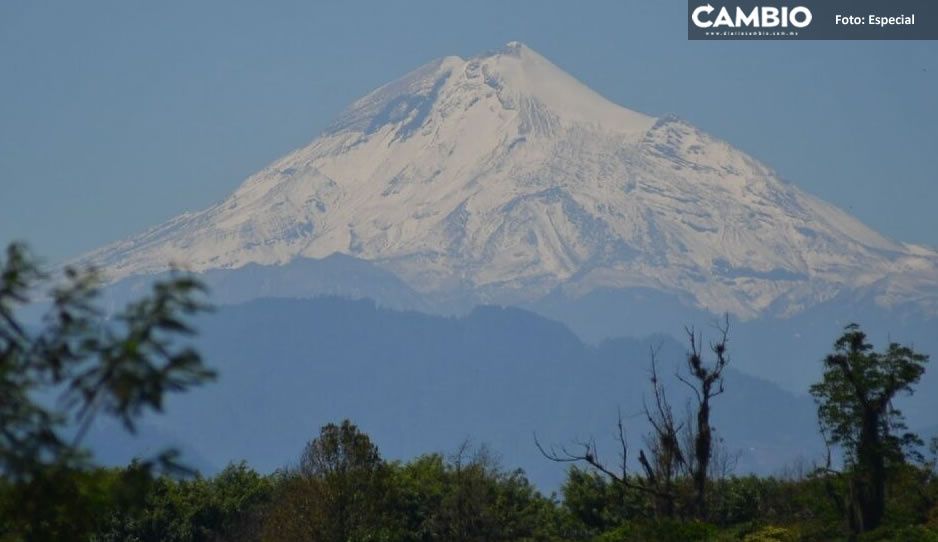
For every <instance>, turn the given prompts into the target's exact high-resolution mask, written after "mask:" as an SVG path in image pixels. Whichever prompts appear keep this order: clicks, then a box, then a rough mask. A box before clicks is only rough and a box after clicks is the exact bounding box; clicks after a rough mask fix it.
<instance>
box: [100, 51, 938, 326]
mask: <svg viewBox="0 0 938 542" xmlns="http://www.w3.org/2000/svg"><path fill="white" fill-rule="evenodd" d="M333 253H343V254H348V255H352V256H355V257H357V258H360V259H364V260H368V261H371V262H374V263H375V264H377V265H379V266H381V267H383V268H385V269H387V270H389V271H391V272H393V273H394V274H396V275H397V276H398V277H400V278H401V279H403V280H404V281H405V282H406V283H407V284H409V285H410V286H411V287H412V288H414V289H416V290H418V291H420V292H422V293H426V294H443V295H445V294H446V293H447V292H454V291H471V292H473V295H474V296H475V298H476V299H477V300H479V301H485V302H498V303H513V302H521V301H530V300H533V299H537V298H539V297H541V296H543V295H545V294H547V293H548V292H550V291H552V290H554V289H557V288H559V289H561V290H562V291H563V292H565V293H567V294H569V295H571V296H577V295H581V294H583V293H586V292H589V291H591V290H593V289H596V288H599V287H613V288H626V287H636V286H638V287H651V288H655V289H660V290H664V291H667V292H671V293H676V294H679V295H681V296H682V297H683V298H684V299H686V300H688V301H690V302H691V303H694V304H696V305H698V306H700V307H704V308H707V309H710V310H713V311H729V312H731V313H734V314H737V315H739V316H741V317H753V316H756V315H759V314H764V313H767V312H770V313H773V314H778V315H787V314H793V313H796V312H798V311H800V310H802V309H804V308H806V307H809V306H812V305H814V304H817V303H819V302H822V301H824V300H827V299H830V298H832V297H833V296H835V295H837V294H838V293H840V292H842V291H844V290H848V289H858V290H864V289H865V290H867V291H869V292H871V295H874V296H875V297H876V299H877V302H879V303H880V304H882V305H887V306H888V305H892V304H897V303H905V302H910V301H911V302H915V303H917V304H919V305H922V306H924V307H926V308H927V309H928V310H929V311H932V312H938V301H936V300H938V253H936V252H935V251H934V250H931V249H927V248H923V247H918V246H911V245H905V244H902V243H898V242H895V241H893V240H890V239H887V238H885V237H883V236H882V235H880V234H878V233H876V232H874V231H872V230H871V229H869V228H867V227H866V226H864V225H863V224H861V223H860V222H859V221H857V220H856V219H854V218H853V217H851V216H849V215H847V214H846V213H844V212H843V211H841V210H839V209H837V208H836V207H834V206H832V205H830V204H828V203H825V202H823V201H820V200H819V199H817V198H815V197H813V196H811V195H809V194H807V193H805V192H803V191H801V190H799V189H798V188H797V187H796V186H794V185H792V184H790V183H788V182H785V181H782V180H781V179H779V178H778V177H777V176H776V174H775V173H774V172H772V171H771V170H770V169H769V168H767V167H766V166H764V165H763V164H760V163H759V162H758V161H756V160H755V159H753V158H751V157H749V156H747V155H745V154H744V153H742V152H740V151H738V150H736V149H734V148H733V147H731V146H730V145H728V144H727V143H725V142H723V141H720V140H718V139H716V138H714V137H711V136H709V135H707V134H706V133H704V132H702V131H700V130H698V129H697V128H695V127H694V126H691V125H690V124H688V123H686V122H684V121H682V120H680V119H678V118H675V117H662V118H653V117H649V116H646V115H643V114H641V113H637V112H635V111H631V110H628V109H625V108H623V107H620V106H618V105H616V104H613V103H612V102H610V101H608V100H606V99H605V98H603V97H602V96H600V95H598V94H596V93H595V92H593V91H592V90H590V89H589V88H587V87H586V86H584V85H583V84H581V83H580V82H578V81H577V80H576V79H574V78H573V77H571V76H570V75H568V74H567V73H565V72H564V71H562V70H561V69H559V68H558V67H556V66H555V65H553V64H552V63H551V62H550V61H548V60H547V59H545V58H544V57H542V56H541V55H539V54H538V53H536V52H534V51H533V50H531V49H529V48H528V47H526V46H524V45H522V44H520V43H517V42H512V43H509V44H508V45H507V46H506V47H505V48H504V49H502V50H500V51H497V52H494V53H491V54H485V55H481V56H478V57H474V58H470V59H462V58H459V57H446V58H443V59H441V60H437V61H435V62H431V63H430V64H427V65H425V66H423V67H421V68H418V69H417V70H415V71H413V72H411V73H409V74H407V75H406V76H404V77H403V78H401V79H399V80H397V81H394V82H392V83H389V84H387V85H385V86H383V87H381V88H379V89H377V90H375V91H374V92H372V93H371V94H369V95H367V96H365V97H364V98H362V99H360V100H358V101H357V102H355V103H353V104H352V105H351V107H350V108H349V109H348V110H347V111H346V112H345V113H343V114H342V115H341V116H340V117H339V118H338V119H337V120H336V121H335V122H334V124H333V125H332V126H331V127H330V128H329V129H327V131H326V132H325V133H324V134H322V135H321V136H320V137H318V138H317V139H315V140H314V141H313V142H312V143H310V144H309V145H308V146H306V147H304V148H302V149H299V150H296V151H294V152H292V153H290V154H288V155H287V156H285V157H283V158H281V159H280V160H277V161H276V162H274V163H273V164H271V165H270V166H269V167H267V168H265V169H264V170H263V171H260V172H258V173H257V174H255V175H254V176H252V177H250V178H249V179H247V180H246V181H245V182H244V183H243V184H242V185H241V186H240V187H239V188H238V189H237V190H236V191H235V192H234V193H233V194H232V195H231V196H229V197H228V198H227V199H225V200H224V201H222V202H220V203H218V204H216V205H214V206H212V207H210V208H208V209H205V210H202V211H199V212H195V213H187V214H184V215H182V216H179V217H177V218H174V219H172V220H170V221H169V222H167V223H165V224H163V225H160V226H157V227H155V228H153V229H151V230H149V231H147V232H144V233H143V234H141V235H138V236H136V237H133V238H131V239H128V240H125V241H121V242H118V243H115V244H112V245H110V246H107V247H104V248H102V249H100V250H98V251H96V252H93V253H91V254H89V255H87V256H86V257H85V258H83V261H85V262H94V263H96V264H99V265H102V266H104V267H105V268H106V269H107V270H108V272H109V273H110V277H111V278H113V279H119V278H123V277H128V276H133V275H140V274H149V273H154V272H158V271H161V270H164V269H165V268H166V267H167V264H168V263H169V262H177V263H182V264H184V265H187V266H189V267H190V268H191V269H193V270H196V271H205V270H209V269H231V268H239V267H242V266H245V265H247V264H250V263H257V264H267V265H277V264H285V263H287V262H290V261H291V260H293V259H295V258H297V257H312V258H324V257H327V256H329V255H331V254H333Z"/></svg>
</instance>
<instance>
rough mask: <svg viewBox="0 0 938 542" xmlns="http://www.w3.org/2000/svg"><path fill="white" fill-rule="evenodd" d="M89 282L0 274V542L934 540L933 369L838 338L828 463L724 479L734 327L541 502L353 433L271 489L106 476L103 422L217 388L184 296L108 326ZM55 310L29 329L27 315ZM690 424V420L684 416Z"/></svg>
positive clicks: (466, 467)
mask: <svg viewBox="0 0 938 542" xmlns="http://www.w3.org/2000/svg"><path fill="white" fill-rule="evenodd" d="M100 285H101V281H100V277H99V275H98V274H97V273H96V272H95V271H94V270H93V269H71V268H70V269H66V270H65V271H64V272H63V273H62V274H61V275H60V276H55V277H53V276H50V275H49V274H47V273H44V272H43V271H42V267H41V265H39V262H38V261H37V260H36V259H35V258H34V257H33V256H32V255H31V254H30V253H29V251H28V250H26V249H25V247H23V246H22V245H19V244H13V245H10V246H9V247H8V248H7V251H6V255H5V257H3V258H2V259H0V541H8V540H9V541H17V540H95V541H97V540H102V541H103V540H139V541H149V540H186V541H194V540H214V541H222V540H315V541H320V540H321V541H369V540H374V541H378V540H382V541H434V540H447V541H510V540H532V541H533V540H544V541H553V540H558V541H559V540H570V541H581V540H582V541H593V540H595V541H609V542H611V541H627V540H655V541H665V540H682V541H683V540H751V541H756V540H938V477H936V459H935V458H936V455H938V446H936V443H935V442H933V443H932V447H931V451H930V452H929V451H928V450H926V449H925V445H924V442H922V440H921V439H920V438H919V437H918V436H917V435H915V434H914V433H911V432H909V431H908V429H907V427H906V426H905V423H904V419H903V416H902V413H901V412H900V411H899V410H898V409H897V408H896V403H895V399H896V398H897V397H899V396H900V395H903V394H911V393H913V391H914V387H915V385H916V384H917V383H918V382H919V380H920V379H921V377H922V374H923V373H924V371H925V367H926V364H927V362H928V357H927V356H926V355H924V354H921V353H919V352H916V351H915V350H914V349H912V348H910V347H908V346H904V345H900V344H897V343H892V344H889V345H888V346H887V347H886V348H885V349H884V350H882V351H877V350H876V349H875V348H874V347H873V345H871V344H870V343H869V342H868V340H867V336H866V335H865V333H864V332H863V331H862V330H861V329H860V327H859V326H857V325H855V324H851V325H849V326H847V327H846V328H845V329H844V331H843V334H842V335H841V336H840V337H839V338H837V339H836V341H835V342H834V345H833V349H832V350H833V351H832V352H831V353H830V354H829V355H827V356H826V357H825V358H824V359H823V361H822V368H823V374H822V377H821V379H820V381H819V382H818V383H817V384H815V385H814V386H812V387H811V389H810V392H811V394H812V396H813V397H814V399H815V401H816V403H817V406H818V424H819V430H820V434H821V436H822V437H823V440H824V442H825V443H826V444H827V446H828V448H827V450H828V453H827V456H826V457H824V458H821V460H820V461H819V462H817V463H815V464H812V465H800V466H797V468H795V467H793V468H791V469H789V470H788V471H787V472H785V473H781V474H780V475H778V476H773V477H756V476H740V475H736V474H734V473H733V469H732V453H731V452H730V451H728V450H726V449H725V446H723V445H722V443H721V441H720V439H719V437H718V433H717V430H716V428H714V427H713V426H712V423H711V412H712V409H713V408H714V407H715V406H716V405H717V404H718V402H719V396H720V395H721V394H723V393H731V392H732V390H727V389H725V387H724V380H723V372H724V370H725V368H726V367H727V366H728V365H729V363H730V349H729V321H728V319H725V320H724V321H723V322H722V323H721V324H720V325H718V326H717V333H716V339H715V340H714V341H712V342H710V343H708V344H707V345H706V347H705V346H704V337H703V334H702V333H700V332H699V331H697V330H694V329H692V328H689V329H687V330H686V332H687V338H688V354H687V357H686V360H685V362H686V363H685V364H684V366H683V369H682V370H681V371H678V372H677V373H675V374H674V375H673V378H674V381H675V384H676V385H683V386H685V387H686V388H687V389H688V390H690V391H689V395H690V400H689V401H688V402H687V403H686V404H685V405H683V407H684V408H683V411H681V410H680V409H679V408H676V407H675V406H674V405H673V404H672V402H671V399H670V398H669V396H668V393H667V389H668V387H667V386H666V385H665V382H664V380H665V379H664V378H663V377H662V376H661V372H660V370H659V363H658V361H657V359H656V355H655V352H652V353H651V356H650V358H651V359H650V379H649V380H650V381H649V395H648V398H647V400H646V401H645V403H644V408H643V415H644V418H645V421H647V423H648V427H650V430H649V432H648V434H646V435H644V438H643V440H642V443H643V445H642V446H641V447H640V449H639V450H638V452H637V456H636V457H635V458H634V459H630V451H631V450H630V446H629V440H628V438H627V434H626V432H627V431H626V427H625V425H624V422H623V419H622V416H621V415H620V416H619V418H618V421H617V424H616V429H617V431H616V432H617V435H618V437H619V438H618V442H619V458H618V459H619V461H618V464H616V465H611V464H608V463H606V462H604V461H603V460H601V459H600V457H599V455H600V454H599V450H598V448H597V446H596V443H595V441H593V440H588V441H583V442H573V443H570V444H566V445H564V444H560V445H549V444H544V443H542V442H541V441H540V440H538V439H537V438H535V439H534V441H533V442H532V446H537V447H538V448H539V449H540V450H541V452H542V453H543V455H544V456H545V457H546V458H548V459H549V460H552V461H555V462H559V463H568V464H569V466H568V469H567V477H566V480H565V482H564V484H563V485H562V487H561V489H560V491H559V492H558V493H556V494H551V495H545V494H543V493H541V492H540V491H538V489H537V488H536V487H534V486H533V485H532V484H531V483H530V482H529V481H528V479H527V478H526V477H525V475H524V473H523V472H522V471H520V470H511V469H506V468H504V467H503V466H501V465H500V464H499V461H498V460H497V459H496V458H495V455H494V454H493V453H492V452H491V451H489V450H487V449H486V448H485V447H472V446H469V445H468V444H466V445H463V446H461V447H460V448H458V449H457V450H456V451H455V452H453V453H452V454H448V455H447V454H440V453H431V454H426V455H423V456H420V457H417V458H415V459H412V460H409V461H388V460H386V459H385V458H383V457H382V456H381V454H380V452H379V448H378V446H377V445H376V444H375V443H374V442H372V440H371V439H370V438H369V437H368V435H367V434H365V433H363V432H362V431H361V430H360V429H359V428H358V427H357V426H355V425H354V424H353V423H352V422H351V421H349V420H344V421H340V422H337V423H334V424H328V425H326V426H324V427H323V428H322V429H321V431H320V433H319V434H318V435H315V436H313V438H312V439H311V440H310V441H309V443H308V444H307V446H306V447H305V449H304V450H302V451H300V453H298V458H297V460H296V462H295V464H293V465H289V466H285V467H284V468H282V469H280V470H278V471H277V472H275V473H272V474H262V473H258V472H256V471H255V470H253V469H252V468H251V467H250V466H249V465H247V464H244V463H240V464H233V465H229V466H228V467H227V468H226V469H224V470H223V471H222V472H221V473H219V474H217V475H215V476H211V477H203V476H201V475H200V474H198V473H196V472H192V471H190V470H189V469H188V468H187V467H186V466H185V465H183V464H181V463H180V462H179V461H178V458H177V456H176V455H174V453H173V452H172V451H166V452H163V453H159V454H157V455H156V456H154V457H149V458H141V459H139V460H136V461H134V462H133V463H132V464H130V465H128V466H126V467H123V468H101V467H97V466H96V465H95V464H94V461H93V457H92V456H91V454H90V452H89V451H88V450H87V449H86V448H85V446H84V445H83V439H84V436H85V434H86V432H87V430H88V428H89V427H90V425H91V424H92V423H93V422H94V420H95V419H96V418H98V417H101V416H107V417H111V418H114V419H116V420H118V421H120V422H121V424H122V425H123V427H124V428H125V429H126V430H127V431H129V432H134V431H135V430H136V424H137V422H138V420H139V419H140V417H141V416H143V415H145V414H146V413H147V412H159V411H161V410H162V408H163V405H164V404H165V401H166V400H167V399H168V398H169V397H170V396H171V394H173V393H181V392H186V391H189V390H190V389H192V388H195V387H198V386H201V385H205V384H207V383H209V382H211V381H212V379H213V378H214V377H215V373H214V371H212V370H211V369H210V368H209V367H208V366H207V365H206V363H205V362H204V360H203V359H202V358H201V356H200V355H199V353H198V352H197V351H196V350H195V349H194V348H193V347H192V345H191V338H192V336H193V334H194V333H195V330H194V329H193V327H192V325H191V320H192V318H193V316H195V315H197V314H199V313H201V312H204V311H207V310H210V307H209V305H208V304H207V303H206V292H205V289H204V287H203V286H202V285H201V283H199V281H198V280H197V279H196V278H195V277H193V276H191V275H188V274H185V273H181V272H174V273H172V274H171V275H170V276H169V278H168V279H166V280H163V281H161V282H158V283H156V284H155V285H154V286H153V288H152V289H151V291H149V292H148V293H147V294H146V295H144V296H142V297H141V298H140V299H138V300H137V301H134V302H132V303H130V304H128V305H127V306H126V307H124V308H123V309H122V310H120V311H118V312H115V313H105V311H104V310H103V309H102V308H101V306H100V300H99V293H100ZM39 295H45V296H46V297H45V299H47V300H48V305H49V309H48V311H47V313H46V314H45V316H44V317H43V319H42V322H41V325H38V326H27V325H26V324H24V323H23V321H22V318H21V316H20V314H21V311H22V309H23V307H25V306H26V305H28V304H29V303H31V302H32V301H33V300H35V299H36V298H37V296H39ZM679 406H680V405H679Z"/></svg>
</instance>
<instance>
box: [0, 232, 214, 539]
mask: <svg viewBox="0 0 938 542" xmlns="http://www.w3.org/2000/svg"><path fill="white" fill-rule="evenodd" d="M51 282H52V280H51V277H50V276H49V274H47V273H45V272H43V271H42V269H41V267H40V265H39V264H38V262H37V261H36V259H35V258H33V257H32V256H31V255H30V253H29V252H28V251H27V250H26V248H25V247H24V246H23V245H20V244H12V245H10V246H9V247H8V248H7V250H6V257H5V259H4V258H0V477H2V478H3V479H4V480H5V482H6V483H8V484H12V489H11V490H10V491H12V492H13V493H14V494H16V495H20V496H21V498H15V499H6V500H5V501H4V503H3V504H4V509H3V510H0V513H2V514H3V516H4V517H6V518H8V520H7V525H6V526H5V527H4V529H5V530H6V531H7V532H8V533H12V535H11V536H12V537H13V538H14V539H16V538H18V537H23V538H27V539H31V540H43V539H61V529H67V531H65V532H68V533H69V537H75V536H78V534H79V533H77V532H76V529H75V526H78V525H84V524H85V523H86V522H87V519H88V514H87V513H85V512H86V510H85V509H84V508H83V506H81V505H80V503H77V502H76V501H75V499H79V498H80V497H81V496H82V491H83V489H82V487H76V488H75V489H74V490H73V491H65V492H64V493H63V488H66V487H68V486H69V484H78V483H79V482H80V481H81V480H82V479H91V478H89V477H88V476H80V474H81V473H82V472H84V471H87V470H88V469H89V468H90V466H91V456H90V453H89V452H88V451H87V450H86V449H85V448H84V447H83V446H82V441H83V438H84V436H85V434H86V432H87V431H88V429H89V427H90V426H91V424H92V423H93V421H94V419H95V418H96V417H97V416H98V415H101V414H103V415H106V416H111V417H114V418H116V419H117V420H119V421H120V422H121V423H122V424H123V426H124V427H125V428H126V429H127V430H128V431H131V432H133V431H134V430H135V429H136V421H137V420H138V419H139V418H140V416H141V415H143V414H144V413H145V412H146V411H157V412H159V411H161V410H162V408H163V403H164V400H165V397H166V395H167V394H168V393H171V392H181V391H185V390H187V389H189V388H191V387H193V386H196V385H199V384H202V383H204V382H206V381H208V380H210V379H212V378H213V376H214V373H213V372H212V371H211V370H209V369H208V368H206V366H205V365H204V364H203V363H202V359H201V357H200V356H199V354H198V353H197V352H196V351H195V350H194V349H192V348H191V347H190V346H189V345H188V344H186V342H185V340H184V339H185V338H186V337H188V336H191V335H192V334H193V333H194V331H193V329H192V327H191V326H190V324H189V323H188V320H189V318H191V317H192V316H194V315H195V314H197V313H199V312H201V311H204V310H206V309H207V306H206V305H205V304H204V303H203V302H202V301H200V295H201V294H202V293H203V287H202V286H201V284H199V282H197V281H196V280H195V279H193V278H192V277H189V276H185V275H182V274H179V273H173V274H172V275H171V277H170V278H169V279H168V280H165V281H162V282H157V283H156V284H155V285H154V286H153V289H152V292H151V293H150V294H149V295H147V296H145V297H143V298H141V299H139V300H137V301H135V302H132V303H130V304H129V305H127V306H126V307H125V308H124V309H123V310H121V311H119V312H117V313H116V314H113V315H108V316H109V317H108V318H105V316H106V315H105V312H104V311H103V310H102V309H101V308H100V307H99V305H98V303H97V301H98V297H99V291H100V290H99V289H100V285H101V281H100V277H99V275H98V273H96V272H95V271H94V270H93V269H85V270H79V269H75V268H66V269H65V270H64V273H63V278H62V279H61V281H60V283H59V284H57V285H53V286H51V290H50V291H49V292H48V300H49V303H48V305H49V309H48V311H47V313H46V314H45V315H44V317H43V318H42V320H41V323H39V324H37V325H34V326H29V325H27V324H25V323H24V321H23V319H22V318H21V312H22V309H23V308H24V306H26V305H28V304H30V303H31V302H32V301H33V298H34V297H35V296H37V295H39V294H40V293H41V292H42V290H43V289H45V288H50V286H49V285H50V283H51ZM155 465H159V466H162V467H164V468H180V467H181V466H180V465H179V464H177V463H176V462H175V461H174V455H173V454H172V453H169V452H166V453H162V454H160V455H159V456H158V457H156V458H153V459H152V460H150V461H148V462H145V463H142V464H140V465H138V468H139V469H140V470H143V471H147V470H149V468H150V467H151V466H155ZM9 518H14V519H13V520H10V519H9Z"/></svg>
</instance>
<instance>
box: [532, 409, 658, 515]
mask: <svg viewBox="0 0 938 542" xmlns="http://www.w3.org/2000/svg"><path fill="white" fill-rule="evenodd" d="M616 428H617V434H616V437H617V439H618V444H619V465H618V468H614V467H609V466H608V465H607V464H606V463H605V462H603V461H602V460H601V459H600V458H599V450H598V447H597V446H596V440H595V439H593V438H590V439H588V440H577V441H575V442H574V445H575V448H574V449H571V448H568V447H567V446H549V447H544V446H543V445H542V444H541V442H540V441H539V440H538V438H537V435H536V434H535V435H534V444H535V446H537V449H538V451H540V452H541V455H543V456H544V457H545V458H547V459H549V460H551V461H554V462H556V463H585V464H587V465H589V466H590V467H592V468H593V469H595V470H596V471H597V472H600V473H601V474H603V475H605V476H606V477H607V478H609V479H610V480H611V481H612V482H613V483H616V484H619V485H620V486H622V487H623V488H625V489H630V490H634V491H640V492H642V493H645V494H648V495H651V496H652V497H654V498H667V497H668V495H665V494H664V493H663V492H662V491H661V490H659V489H658V488H657V487H656V486H654V485H652V484H649V483H647V481H646V480H642V479H641V478H640V477H633V476H630V475H629V471H628V451H629V447H628V441H627V439H626V434H625V424H624V423H623V422H622V413H621V411H620V412H619V416H618V420H617V422H616ZM671 498H673V496H672V497H671Z"/></svg>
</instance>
